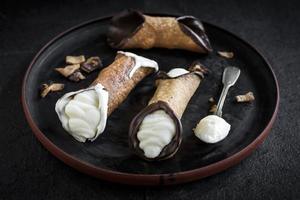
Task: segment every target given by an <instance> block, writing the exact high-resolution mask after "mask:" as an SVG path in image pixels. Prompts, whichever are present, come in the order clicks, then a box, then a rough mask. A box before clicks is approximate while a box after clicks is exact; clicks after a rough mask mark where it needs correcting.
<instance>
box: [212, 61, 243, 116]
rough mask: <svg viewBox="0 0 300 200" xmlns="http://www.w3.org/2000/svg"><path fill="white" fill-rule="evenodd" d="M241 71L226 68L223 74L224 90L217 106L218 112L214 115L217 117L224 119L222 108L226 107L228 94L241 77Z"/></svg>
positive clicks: (235, 68) (234, 68)
mask: <svg viewBox="0 0 300 200" xmlns="http://www.w3.org/2000/svg"><path fill="white" fill-rule="evenodd" d="M240 73H241V70H240V69H239V68H237V67H226V68H225V70H224V72H223V78H222V83H223V90H222V93H221V96H220V98H219V102H218V105H217V110H216V112H215V113H214V114H215V115H217V116H219V117H222V108H223V105H224V101H225V98H226V95H227V92H228V90H229V88H230V87H231V86H233V85H234V84H235V83H236V81H237V80H238V78H239V76H240Z"/></svg>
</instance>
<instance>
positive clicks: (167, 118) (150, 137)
mask: <svg viewBox="0 0 300 200" xmlns="http://www.w3.org/2000/svg"><path fill="white" fill-rule="evenodd" d="M205 72H206V69H205V68H204V67H203V66H202V65H201V64H200V63H194V64H193V65H192V66H191V67H190V68H189V70H185V69H183V68H175V69H172V70H171V71H169V72H168V73H164V72H160V73H159V74H158V79H157V81H156V85H157V89H156V91H155V93H154V96H153V97H152V99H151V100H150V101H149V103H148V106H147V107H146V108H144V109H143V110H142V111H141V112H139V113H138V114H137V115H136V116H135V117H134V119H133V120H132V122H131V124H130V128H129V144H130V146H131V147H132V148H133V150H134V151H135V153H136V154H137V155H138V156H140V157H142V158H143V159H145V160H150V161H151V160H164V159H167V158H170V157H172V156H173V155H174V154H175V153H176V151H177V150H178V148H179V146H180V143H181V138H182V136H181V132H182V126H181V122H180V119H181V116H182V114H183V112H184V110H185V108H186V106H187V104H188V102H189V100H190V99H191V97H192V96H193V94H194V93H195V91H196V89H197V88H198V86H199V84H200V82H201V80H202V79H203V77H204V73H205Z"/></svg>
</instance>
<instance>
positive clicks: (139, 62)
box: [117, 51, 158, 78]
mask: <svg viewBox="0 0 300 200" xmlns="http://www.w3.org/2000/svg"><path fill="white" fill-rule="evenodd" d="M117 53H119V54H123V55H125V56H128V57H132V58H134V63H135V65H134V67H133V68H132V70H131V71H130V73H129V78H131V77H132V76H133V74H134V72H136V70H138V69H139V68H140V67H150V68H154V70H155V71H158V64H157V62H155V61H154V60H151V59H148V58H145V57H142V56H138V55H136V54H134V53H131V52H124V51H118V52H117Z"/></svg>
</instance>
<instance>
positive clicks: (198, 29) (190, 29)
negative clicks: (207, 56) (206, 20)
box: [176, 16, 212, 52]
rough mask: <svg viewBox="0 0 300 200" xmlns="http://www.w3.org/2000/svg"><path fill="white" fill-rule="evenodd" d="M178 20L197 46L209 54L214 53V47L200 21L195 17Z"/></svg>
mask: <svg viewBox="0 0 300 200" xmlns="http://www.w3.org/2000/svg"><path fill="white" fill-rule="evenodd" d="M176 20H177V21H178V23H179V25H180V28H181V30H182V31H183V32H184V33H185V34H186V35H189V36H190V37H191V38H192V40H193V41H194V42H195V43H196V44H198V45H199V46H202V47H203V48H204V49H205V50H206V51H207V52H212V47H211V45H210V42H209V39H208V37H207V35H206V33H205V29H204V27H203V24H202V23H201V21H200V20H198V19H197V18H195V17H193V16H182V17H178V18H177V19H176Z"/></svg>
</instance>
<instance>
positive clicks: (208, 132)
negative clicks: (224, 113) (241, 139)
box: [194, 115, 231, 143]
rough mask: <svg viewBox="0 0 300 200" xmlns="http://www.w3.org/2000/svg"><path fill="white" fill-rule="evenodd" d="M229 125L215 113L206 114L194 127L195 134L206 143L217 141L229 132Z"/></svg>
mask: <svg viewBox="0 0 300 200" xmlns="http://www.w3.org/2000/svg"><path fill="white" fill-rule="evenodd" d="M230 127H231V125H230V124H229V123H227V122H226V121H225V120H224V119H223V118H221V117H219V116H217V115H208V116H206V117H204V118H203V119H201V120H200V122H199V123H198V124H197V126H196V128H195V129H194V133H195V135H196V136H197V137H198V138H199V139H200V140H202V141H203V142H206V143H217V142H219V141H221V140H223V139H224V138H225V137H226V136H227V135H228V133H229V131H230Z"/></svg>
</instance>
